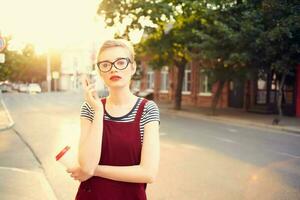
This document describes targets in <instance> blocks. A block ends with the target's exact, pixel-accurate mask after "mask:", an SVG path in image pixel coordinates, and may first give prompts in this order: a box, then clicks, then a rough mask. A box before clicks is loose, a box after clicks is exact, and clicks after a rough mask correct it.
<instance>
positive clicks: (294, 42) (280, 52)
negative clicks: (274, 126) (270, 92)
mask: <svg viewBox="0 0 300 200" xmlns="http://www.w3.org/2000/svg"><path fill="white" fill-rule="evenodd" d="M299 6H300V5H299V3H298V2H297V1H293V0H291V1H280V0H264V1H263V2H262V3H261V4H260V11H261V12H262V14H263V18H264V25H265V31H264V33H263V34H261V37H260V38H259V42H260V43H261V46H263V52H264V55H265V57H264V61H265V63H267V64H268V66H267V67H268V69H269V70H272V71H274V72H275V73H276V74H277V77H279V78H280V80H279V88H278V95H277V110H278V118H277V119H275V121H277V123H279V122H280V120H281V118H282V96H283V94H282V92H283V86H284V84H285V81H286V77H287V75H293V72H294V71H295V68H296V65H297V64H299V63H300V44H299V41H300V34H299V33H300V14H299V8H300V7H299Z"/></svg>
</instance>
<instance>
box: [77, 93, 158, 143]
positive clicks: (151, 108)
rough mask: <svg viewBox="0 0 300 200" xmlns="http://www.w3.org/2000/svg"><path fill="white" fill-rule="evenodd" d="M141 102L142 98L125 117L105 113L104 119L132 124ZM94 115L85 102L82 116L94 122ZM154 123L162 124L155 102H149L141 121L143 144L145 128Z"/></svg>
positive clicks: (81, 112) (82, 107)
mask: <svg viewBox="0 0 300 200" xmlns="http://www.w3.org/2000/svg"><path fill="white" fill-rule="evenodd" d="M141 102H142V98H138V100H137V102H136V104H135V106H134V107H133V109H132V110H131V111H130V112H129V113H128V114H126V115H125V116H123V117H112V116H110V115H109V114H108V113H106V112H105V113H104V119H105V120H112V121H117V122H132V121H134V119H135V116H136V113H137V110H138V108H139V106H140V103H141ZM94 114H95V111H94V110H93V108H92V107H91V106H90V105H89V104H88V103H87V102H83V104H82V106H81V111H80V116H81V117H85V118H87V119H89V120H90V121H93V119H94ZM152 121H158V122H160V116H159V109H158V107H157V105H156V103H155V102H154V101H148V102H147V103H146V104H145V107H144V110H143V114H142V117H141V121H140V133H141V141H142V142H143V137H144V127H145V125H146V124H147V123H149V122H152Z"/></svg>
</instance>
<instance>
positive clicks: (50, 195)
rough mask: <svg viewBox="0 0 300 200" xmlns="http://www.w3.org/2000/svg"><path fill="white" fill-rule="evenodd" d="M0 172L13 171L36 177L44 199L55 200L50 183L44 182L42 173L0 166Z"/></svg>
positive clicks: (44, 178)
mask: <svg viewBox="0 0 300 200" xmlns="http://www.w3.org/2000/svg"><path fill="white" fill-rule="evenodd" d="M0 170H9V171H13V172H20V173H25V174H34V175H36V176H37V177H38V179H39V181H40V183H41V186H42V187H43V190H44V192H45V193H46V194H47V197H48V198H46V199H47V200H57V198H56V196H55V194H54V191H53V189H52V187H51V186H50V183H48V182H47V181H46V177H45V175H44V174H43V173H41V172H38V171H30V170H26V169H20V168H15V167H3V166H0Z"/></svg>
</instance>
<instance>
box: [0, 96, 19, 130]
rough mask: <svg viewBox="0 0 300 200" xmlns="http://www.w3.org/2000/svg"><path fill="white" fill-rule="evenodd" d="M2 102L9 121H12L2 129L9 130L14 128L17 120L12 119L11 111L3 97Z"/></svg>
mask: <svg viewBox="0 0 300 200" xmlns="http://www.w3.org/2000/svg"><path fill="white" fill-rule="evenodd" d="M1 104H2V106H3V109H4V112H5V113H6V116H7V118H8V120H9V122H10V123H9V124H8V125H7V126H6V127H4V128H0V131H5V130H8V129H10V128H12V127H13V126H14V125H15V122H14V121H13V119H12V117H11V115H10V113H9V112H8V109H7V107H6V105H5V103H4V101H3V100H2V99H1Z"/></svg>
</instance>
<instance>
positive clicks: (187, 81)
mask: <svg viewBox="0 0 300 200" xmlns="http://www.w3.org/2000/svg"><path fill="white" fill-rule="evenodd" d="M191 75H192V73H191V69H190V68H189V67H187V69H185V70H184V76H183V84H182V93H183V94H190V93H191Z"/></svg>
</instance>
